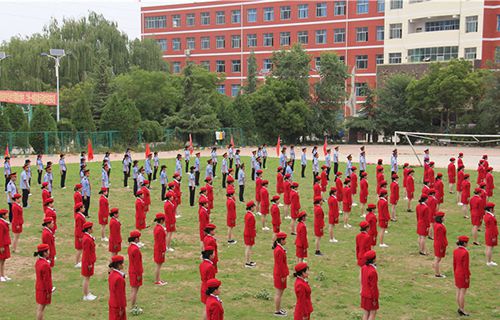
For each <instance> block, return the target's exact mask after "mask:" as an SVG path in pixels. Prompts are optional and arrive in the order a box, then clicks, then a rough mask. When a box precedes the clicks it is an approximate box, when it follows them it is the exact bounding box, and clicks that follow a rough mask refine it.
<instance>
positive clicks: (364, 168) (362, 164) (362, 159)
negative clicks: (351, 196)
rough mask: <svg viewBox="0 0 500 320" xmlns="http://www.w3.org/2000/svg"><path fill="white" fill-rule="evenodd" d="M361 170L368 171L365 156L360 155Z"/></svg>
mask: <svg viewBox="0 0 500 320" xmlns="http://www.w3.org/2000/svg"><path fill="white" fill-rule="evenodd" d="M359 170H363V171H366V158H365V156H364V155H363V154H360V155H359Z"/></svg>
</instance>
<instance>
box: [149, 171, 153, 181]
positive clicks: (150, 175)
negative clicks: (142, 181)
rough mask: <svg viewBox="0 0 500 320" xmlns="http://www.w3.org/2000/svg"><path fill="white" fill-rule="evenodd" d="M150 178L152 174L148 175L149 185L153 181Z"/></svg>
mask: <svg viewBox="0 0 500 320" xmlns="http://www.w3.org/2000/svg"><path fill="white" fill-rule="evenodd" d="M152 177H153V174H152V173H148V180H149V183H151V181H153V180H151V178H152Z"/></svg>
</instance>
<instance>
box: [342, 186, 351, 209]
mask: <svg viewBox="0 0 500 320" xmlns="http://www.w3.org/2000/svg"><path fill="white" fill-rule="evenodd" d="M342 203H345V204H347V205H348V206H349V207H351V206H352V192H351V187H344V190H343V195H342Z"/></svg>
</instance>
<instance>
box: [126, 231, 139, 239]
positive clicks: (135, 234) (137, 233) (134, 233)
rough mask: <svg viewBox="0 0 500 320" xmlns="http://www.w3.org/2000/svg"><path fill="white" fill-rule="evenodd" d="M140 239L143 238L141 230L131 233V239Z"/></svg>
mask: <svg viewBox="0 0 500 320" xmlns="http://www.w3.org/2000/svg"><path fill="white" fill-rule="evenodd" d="M140 237H141V232H140V231H139V230H132V231H130V235H129V238H140Z"/></svg>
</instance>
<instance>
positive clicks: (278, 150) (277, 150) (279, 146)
mask: <svg viewBox="0 0 500 320" xmlns="http://www.w3.org/2000/svg"><path fill="white" fill-rule="evenodd" d="M280 151H281V139H280V136H278V143H277V144H276V155H277V156H278V157H279V156H280Z"/></svg>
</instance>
